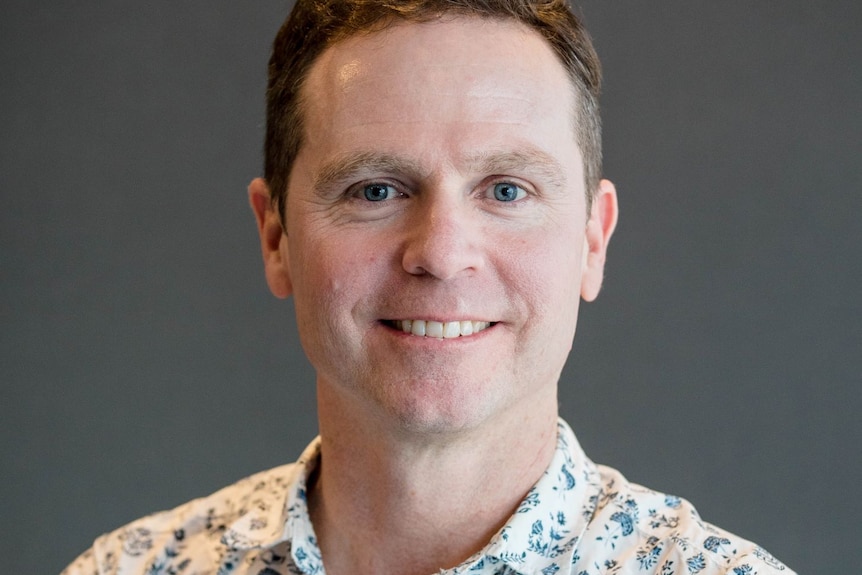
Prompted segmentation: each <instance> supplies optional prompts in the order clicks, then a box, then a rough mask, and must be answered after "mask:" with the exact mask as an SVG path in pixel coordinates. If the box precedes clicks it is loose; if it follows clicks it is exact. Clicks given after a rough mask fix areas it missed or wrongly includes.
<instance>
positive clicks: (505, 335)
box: [267, 18, 615, 433]
mask: <svg viewBox="0 0 862 575" xmlns="http://www.w3.org/2000/svg"><path fill="white" fill-rule="evenodd" d="M491 39H494V40H495V41H489V40H491ZM499 39H502V40H501V41H496V40H499ZM304 89H305V94H306V96H307V101H308V106H307V109H306V112H305V134H306V139H305V143H304V145H303V147H302V149H301V150H300V153H299V155H298V157H297V159H296V163H295V166H294V169H293V172H292V174H291V178H290V182H289V187H288V203H287V211H286V222H285V224H286V228H287V230H288V237H287V238H282V239H281V241H280V243H279V248H278V253H277V254H276V255H275V256H273V257H272V259H271V260H268V261H271V262H272V264H271V265H270V263H268V264H267V265H268V270H267V273H268V278H270V284H271V285H273V283H275V284H276V285H279V286H282V288H283V289H281V293H282V294H283V295H286V294H287V293H291V292H292V294H293V296H294V298H295V302H296V311H297V321H298V325H299V330H300V335H301V339H302V343H303V347H304V349H305V351H306V353H307V354H308V357H309V359H310V360H311V362H312V364H313V365H314V367H315V368H316V370H317V373H318V386H319V389H320V390H321V397H330V398H336V397H337V398H339V400H338V403H339V405H341V406H342V408H343V406H345V405H350V404H354V405H355V406H356V407H357V408H358V410H360V411H362V410H365V411H367V412H368V413H371V414H375V415H374V416H375V417H377V416H380V417H384V418H390V419H392V420H393V421H397V422H399V425H403V426H405V428H410V429H412V430H417V431H423V430H424V431H433V432H437V433H439V432H450V431H459V430H465V429H475V428H477V427H479V426H481V425H483V424H485V423H487V422H489V421H493V420H495V419H499V418H501V417H505V418H506V419H508V420H514V419H517V418H519V417H521V416H526V415H528V414H529V411H530V410H531V409H532V408H533V407H532V406H535V405H543V406H551V405H553V406H554V408H555V401H556V400H555V398H556V384H557V379H558V376H559V373H560V371H561V369H562V367H563V363H564V362H565V359H566V357H567V355H568V353H569V350H570V348H571V344H572V340H573V337H574V333H575V326H576V321H577V312H578V304H579V299H580V297H581V296H582V295H583V296H584V297H585V298H586V299H592V298H593V297H595V295H596V293H597V291H598V285H599V284H600V282H601V273H602V271H601V267H602V264H603V261H604V249H605V243H606V240H607V236H609V234H610V232H609V231H608V232H607V233H606V234H605V236H604V237H600V238H599V239H600V240H601V241H593V240H592V239H591V238H592V237H593V236H596V234H597V233H598V236H602V232H601V231H599V232H596V230H595V229H594V228H595V227H596V226H599V228H602V229H609V230H612V228H613V225H610V226H607V225H604V226H603V225H602V224H601V222H598V223H596V222H593V224H595V225H593V226H592V228H591V226H590V225H588V219H587V214H586V212H585V210H586V207H585V199H584V178H583V167H582V159H581V154H580V151H579V150H578V147H577V143H576V137H575V133H574V126H573V109H574V100H573V98H574V93H573V90H572V88H571V85H570V82H569V79H568V77H567V75H566V73H565V71H564V69H563V67H562V65H561V64H560V63H559V62H558V60H557V59H556V57H555V56H554V54H553V52H552V51H551V49H550V47H549V46H547V44H546V43H545V42H544V40H542V39H541V38H540V37H539V36H538V35H537V34H535V33H534V32H532V31H529V30H527V29H526V28H523V27H521V26H519V25H517V24H514V23H506V22H499V21H482V20H478V19H463V18H461V19H454V20H449V21H442V22H434V23H427V24H400V25H395V26H393V27H391V28H389V29H387V30H386V31H384V32H382V33H375V34H371V35H362V36H357V37H354V38H351V39H348V40H345V41H343V42H341V43H339V44H336V45H335V46H334V47H332V48H330V49H328V50H327V51H326V52H324V53H323V54H322V56H321V57H320V58H319V60H318V61H317V62H316V63H315V64H314V66H313V67H312V69H311V72H310V74H309V77H308V80H307V83H306V85H305V88H304ZM357 154H375V155H378V156H382V157H386V158H397V159H398V160H399V162H400V163H394V164H393V165H399V166H400V165H406V166H410V167H411V168H410V170H409V171H408V170H406V169H404V170H402V169H400V168H398V169H387V170H382V169H380V168H379V166H377V167H374V168H373V169H367V170H362V169H360V170H358V171H355V172H351V173H350V174H349V178H350V179H347V180H346V181H338V182H334V183H333V182H328V183H327V184H326V185H325V186H321V185H319V182H320V178H321V176H320V175H321V173H322V171H323V168H324V167H325V166H328V165H330V164H331V163H332V162H333V161H337V160H338V159H339V158H343V157H349V156H351V155H354V156H355V155H357ZM501 155H502V156H505V157H506V158H511V157H518V158H523V157H527V158H534V157H541V158H546V159H547V162H545V163H544V164H543V167H542V168H541V169H538V168H536V166H534V165H532V164H531V163H530V162H522V165H519V164H518V162H517V161H512V160H504V161H497V162H496V163H494V162H493V161H492V162H489V161H488V160H487V158H498V157H499V156H501ZM387 165H388V164H387ZM489 165H493V166H495V169H497V168H499V167H501V166H502V167H503V169H505V171H504V172H499V171H494V172H489V171H488V169H489V168H488V166H489ZM501 180H502V181H505V182H511V183H514V184H515V185H517V186H519V188H520V189H522V190H524V191H526V194H525V195H524V196H523V197H521V198H520V199H518V200H516V201H514V202H501V201H499V200H497V199H495V198H494V195H493V185H494V184H495V183H496V182H498V181H501ZM377 182H383V183H386V184H387V185H391V186H393V188H392V189H393V190H397V194H394V195H393V197H392V198H391V199H385V200H383V201H381V202H369V201H368V200H366V199H365V198H364V197H363V195H362V189H363V185H364V184H369V183H377ZM598 204H599V208H598V210H599V212H600V211H601V205H602V202H598ZM614 209H615V203H614ZM596 213H597V212H596V210H594V211H593V214H594V218H595V214H596ZM614 217H615V215H614ZM612 219H613V218H612ZM591 229H593V236H591V235H590V230H591ZM598 236H597V237H598ZM273 278H275V279H273ZM279 282H281V283H279ZM274 291H276V292H277V293H279V288H274ZM390 319H434V320H437V321H454V320H467V319H469V320H484V321H492V322H497V323H496V325H494V326H493V327H492V328H491V329H488V330H485V331H483V332H481V333H480V334H477V335H475V336H471V337H467V338H458V339H455V340H431V339H428V338H425V339H420V338H415V337H414V338H411V337H409V336H407V335H405V334H401V333H399V332H398V331H397V330H394V329H392V328H390V327H388V326H387V325H386V323H385V322H383V321H382V320H390ZM320 409H321V411H322V412H323V411H325V410H326V409H327V406H326V405H321V406H320ZM323 415H324V414H323V413H322V417H323ZM548 416H549V417H551V418H553V417H555V413H549V414H548Z"/></svg>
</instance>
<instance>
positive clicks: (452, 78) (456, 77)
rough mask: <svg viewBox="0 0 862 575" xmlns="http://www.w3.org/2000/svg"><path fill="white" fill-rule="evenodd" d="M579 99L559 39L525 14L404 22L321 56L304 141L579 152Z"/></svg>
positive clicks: (311, 78)
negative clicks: (530, 23) (555, 45)
mask: <svg viewBox="0 0 862 575" xmlns="http://www.w3.org/2000/svg"><path fill="white" fill-rule="evenodd" d="M574 98H575V93H574V89H573V87H572V84H571V82H570V81H569V78H568V76H567V74H566V71H565V69H564V68H563V66H562V64H561V63H560V62H559V59H558V58H557V56H556V54H555V53H554V52H553V50H552V49H551V47H550V46H549V45H548V43H547V42H546V41H545V40H544V39H543V38H542V37H541V36H539V34H538V33H536V32H535V31H533V30H531V29H529V28H527V27H526V26H524V25H522V24H520V23H518V22H515V21H508V20H495V19H480V18H477V17H463V16H455V17H444V18H441V19H440V20H435V21H433V22H428V23H401V22H399V23H394V24H392V25H390V26H389V27H387V28H385V29H384V30H381V31H378V32H373V33H370V34H360V35H355V36H353V37H350V38H347V39H345V40H343V41H340V42H338V43H337V44H335V45H334V46H332V47H330V48H328V49H327V50H325V51H324V52H323V54H321V56H320V57H319V58H318V60H317V61H316V62H315V63H314V65H313V66H312V68H311V70H310V72H309V75H308V77H307V80H306V82H305V85H304V87H303V101H304V112H305V113H304V124H305V126H304V128H305V130H304V131H305V134H304V139H305V145H304V146H303V148H310V149H312V150H314V151H316V152H317V153H318V154H323V155H329V154H337V153H340V152H342V151H349V152H353V151H356V150H359V151H362V150H363V148H368V147H369V146H373V147H375V148H376V149H378V150H379V149H385V148H391V149H393V150H404V149H405V146H406V147H407V148H408V149H409V150H411V151H414V152H417V151H418V152H420V153H422V151H423V150H424V153H426V154H427V155H428V156H429V157H431V156H435V155H439V154H438V152H440V151H441V150H444V149H445V150H446V151H447V153H449V155H450V156H452V157H450V158H449V159H450V160H452V159H453V157H454V156H457V154H459V153H461V154H464V155H469V156H473V157H475V155H476V154H477V153H480V154H481V153H484V152H486V151H489V150H490V151H496V149H497V148H502V149H503V150H502V151H507V149H508V148H511V147H518V146H519V145H523V146H526V147H528V148H536V147H538V148H550V149H552V150H555V151H558V153H560V154H569V155H571V154H574V155H576V156H578V157H579V156H580V154H579V151H578V150H577V144H576V138H575V132H574V108H575V106H574ZM302 155H303V154H302V151H300V157H301V156H302Z"/></svg>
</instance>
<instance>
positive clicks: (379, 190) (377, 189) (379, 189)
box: [362, 184, 397, 202]
mask: <svg viewBox="0 0 862 575" xmlns="http://www.w3.org/2000/svg"><path fill="white" fill-rule="evenodd" d="M395 194H397V191H396V190H395V188H393V187H392V186H390V185H387V184H368V185H367V186H365V187H364V188H363V189H362V195H363V196H364V197H365V199H366V200H368V201H369V202H382V201H383V200H388V199H390V198H393V197H394V196H395Z"/></svg>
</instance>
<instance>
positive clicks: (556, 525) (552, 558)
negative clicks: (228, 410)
mask: <svg viewBox="0 0 862 575" xmlns="http://www.w3.org/2000/svg"><path fill="white" fill-rule="evenodd" d="M319 459H320V440H319V438H318V439H316V440H315V441H314V442H312V443H311V445H309V446H308V448H307V449H306V450H305V452H304V453H303V454H302V456H301V457H300V459H299V461H298V462H297V463H295V464H292V465H285V466H281V467H277V468H275V469H271V470H269V471H265V472H262V473H259V474H257V475H253V476H251V477H249V478H246V479H244V480H242V481H239V482H238V483H236V484H234V485H232V486H230V487H227V488H225V489H222V490H220V491H218V492H216V493H214V494H212V495H210V496H209V497H205V498H202V499H196V500H194V501H191V502H189V503H186V504H185V505H182V506H180V507H177V508H176V509H174V510H172V511H167V512H162V513H157V514H154V515H150V516H148V517H144V518H142V519H139V520H138V521H135V522H133V523H131V524H129V525H127V526H126V527H123V528H120V529H118V530H117V531H114V532H113V533H109V534H107V535H103V536H102V537H100V538H98V539H97V540H96V541H95V543H94V544H93V547H92V548H91V549H89V550H88V551H86V552H85V553H83V554H82V555H81V556H80V557H78V559H76V560H75V561H74V562H73V563H72V564H71V565H69V567H67V568H66V570H65V571H63V573H62V574H61V575H203V574H217V575H286V574H290V575H325V570H324V565H323V560H322V558H321V553H320V548H319V546H318V544H317V539H316V536H315V533H314V528H313V526H312V524H311V520H310V518H309V515H308V506H307V501H306V481H307V478H308V477H309V476H310V475H311V474H312V473H313V472H314V470H315V468H316V466H317V465H318V462H319ZM439 573H440V575H519V574H520V575H623V574H627V575H628V574H631V575H633V574H656V575H672V574H677V573H679V574H687V575H695V574H698V575H718V574H722V575H770V574H773V575H774V574H777V573H782V574H783V575H793V572H792V571H791V570H790V569H788V568H787V567H785V566H784V565H783V564H782V563H781V562H780V561H778V560H777V559H775V557H773V556H772V555H770V554H769V553H768V552H767V551H765V550H763V549H762V548H760V547H758V546H757V545H755V544H753V543H751V542H749V541H746V540H744V539H741V538H739V537H736V536H735V535H732V534H730V533H727V532H725V531H722V530H720V529H718V528H716V527H714V526H712V525H710V524H708V523H706V522H704V521H702V520H701V519H700V517H699V516H698V514H697V512H696V511H695V509H694V507H692V506H691V504H689V503H688V502H687V501H685V500H683V499H680V498H678V497H674V496H669V495H664V494H661V493H656V492H653V491H650V490H649V489H645V488H643V487H641V486H639V485H636V484H633V483H629V482H628V481H627V480H626V479H625V478H624V477H623V476H622V475H621V474H620V473H619V472H618V471H616V470H614V469H611V468H609V467H605V466H601V465H595V464H594V463H592V462H591V461H590V460H589V459H587V457H586V455H584V453H583V451H582V450H581V447H580V445H578V442H577V439H576V438H575V436H574V434H573V433H572V431H571V429H570V428H569V426H568V425H567V424H566V423H565V422H564V421H562V420H560V421H559V424H558V434H557V450H556V452H555V454H554V457H553V460H552V461H551V464H550V465H549V466H548V469H547V470H546V471H545V473H544V475H543V476H542V477H541V478H540V479H539V481H538V482H537V483H536V485H535V486H534V487H533V488H532V489H531V490H530V492H529V493H527V495H526V496H525V497H524V499H523V500H522V502H521V504H520V505H519V506H518V509H517V511H516V512H515V514H514V515H513V516H512V517H511V518H510V519H509V521H508V523H506V525H505V526H504V527H503V528H502V529H501V530H500V531H499V532H498V533H497V534H496V535H495V536H494V537H493V538H492V539H491V541H490V542H489V543H488V545H487V546H486V547H485V548H484V549H482V550H481V551H480V552H479V553H477V554H476V555H474V556H473V557H471V558H469V559H468V560H467V561H465V562H464V563H463V564H461V565H458V566H457V567H454V568H451V569H447V570H441V571H440V572H439Z"/></svg>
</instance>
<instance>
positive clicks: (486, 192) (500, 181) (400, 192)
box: [345, 178, 532, 205]
mask: <svg viewBox="0 0 862 575" xmlns="http://www.w3.org/2000/svg"><path fill="white" fill-rule="evenodd" d="M499 185H508V186H511V187H513V188H516V189H517V190H519V194H518V195H519V196H520V197H516V198H515V199H513V200H510V201H504V200H499V199H497V198H496V197H495V195H494V191H495V189H496V187H497V186H499ZM373 187H380V188H384V187H385V188H390V189H391V190H392V197H388V198H383V199H380V200H371V199H369V198H368V197H367V196H366V195H365V192H366V191H367V190H368V189H369V188H373ZM477 189H478V190H481V191H480V192H479V193H480V195H481V196H482V197H483V198H485V199H489V200H492V201H494V202H495V203H498V204H513V205H516V204H519V203H521V202H522V201H524V200H525V199H527V198H528V197H529V196H530V195H532V192H531V191H530V188H529V187H528V186H525V185H522V184H520V183H518V182H517V181H515V180H514V179H513V178H495V179H491V180H490V181H486V182H483V184H482V185H481V186H479V187H478V188H477ZM345 196H346V197H347V198H350V199H355V200H359V201H361V202H363V203H369V204H375V203H384V202H388V201H391V200H394V199H398V198H405V197H409V196H410V193H409V192H405V191H404V186H403V185H402V184H401V183H400V182H392V181H386V180H369V181H366V182H361V183H358V184H356V185H353V186H351V187H350V188H349V189H348V191H347V193H346V194H345Z"/></svg>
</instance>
